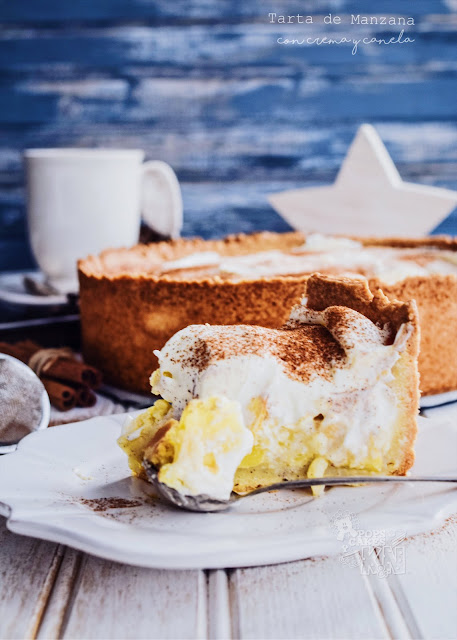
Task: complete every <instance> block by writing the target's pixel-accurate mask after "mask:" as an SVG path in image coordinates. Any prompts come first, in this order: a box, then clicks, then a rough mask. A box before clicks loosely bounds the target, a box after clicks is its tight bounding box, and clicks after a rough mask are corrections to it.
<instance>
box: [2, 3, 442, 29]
mask: <svg viewBox="0 0 457 640" xmlns="http://www.w3.org/2000/svg"><path fill="white" fill-rule="evenodd" d="M403 6H405V5H403ZM400 8H401V9H403V7H401V5H400V6H399V3H398V1H397V0H378V2H376V5H375V13H376V14H380V15H382V14H388V15H395V14H400V15H403V11H404V9H403V11H400V10H399V9H400ZM369 9H371V11H370V10H369ZM430 9H431V2H430V0H415V1H414V4H410V6H409V7H408V8H407V15H411V14H410V12H411V13H412V15H422V14H424V13H430ZM434 10H435V12H436V13H447V12H449V10H450V8H449V3H447V2H446V1H445V0H435V2H434ZM269 11H276V12H277V13H283V14H297V13H300V14H302V15H303V14H304V15H316V14H322V15H324V14H326V13H328V12H332V13H333V14H334V15H335V14H336V15H341V13H356V14H357V13H361V12H362V11H364V12H367V13H368V14H370V13H371V14H372V13H373V5H371V6H370V5H368V3H364V6H363V7H362V6H361V3H360V2H358V1H357V0H350V1H348V0H340V1H339V2H338V3H335V2H334V0H319V2H318V3H316V2H313V1H310V0H308V1H306V0H305V1H302V2H297V0H282V1H281V3H276V5H274V6H268V5H266V3H265V2H264V1H263V0H249V2H239V0H217V1H214V2H208V0H173V1H170V0H96V1H94V0H78V1H77V2H75V1H73V0H40V1H39V2H37V0H14V1H11V0H1V1H0V14H1V17H2V21H5V22H8V21H9V22H22V23H27V22H30V23H34V24H36V23H45V22H63V23H66V22H71V21H88V22H90V21H101V20H105V21H116V20H161V21H164V20H166V19H170V18H171V19H175V20H176V21H179V22H183V21H188V22H189V21H197V20H199V21H204V20H206V21H207V20H214V21H230V20H240V19H246V18H250V19H255V18H257V19H259V18H263V19H265V18H266V16H267V14H268V12H269Z"/></svg>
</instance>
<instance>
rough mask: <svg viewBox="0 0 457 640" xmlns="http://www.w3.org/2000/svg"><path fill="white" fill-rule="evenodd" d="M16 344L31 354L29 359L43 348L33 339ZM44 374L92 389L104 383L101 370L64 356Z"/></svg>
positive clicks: (47, 368) (46, 369)
mask: <svg viewBox="0 0 457 640" xmlns="http://www.w3.org/2000/svg"><path fill="white" fill-rule="evenodd" d="M16 346H19V347H20V348H21V349H23V350H25V351H26V352H27V353H28V354H29V360H30V358H31V357H32V355H33V354H34V353H36V352H37V351H39V350H40V349H41V347H40V345H39V344H37V343H36V342H33V341H32V340H23V341H22V342H21V343H17V345H16ZM43 375H46V376H47V377H49V378H53V379H54V380H65V381H66V382H74V383H77V384H82V385H85V386H88V387H90V388H91V389H98V388H99V387H100V385H101V384H102V374H101V373H100V371H98V370H97V369H95V368H94V367H91V366H90V365H88V364H85V363H84V362H80V361H79V360H76V359H73V358H66V357H64V356H63V357H61V358H58V359H57V360H55V361H54V362H53V363H52V364H51V365H50V366H49V367H46V368H45V370H44V371H43Z"/></svg>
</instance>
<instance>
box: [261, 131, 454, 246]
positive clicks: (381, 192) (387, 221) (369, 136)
mask: <svg viewBox="0 0 457 640" xmlns="http://www.w3.org/2000/svg"><path fill="white" fill-rule="evenodd" d="M268 199H269V202H270V204H271V205H272V206H273V207H274V208H275V209H276V210H277V211H278V212H279V213H280V214H281V215H282V217H283V218H285V219H286V220H287V222H289V224H290V225H292V227H294V228H295V229H299V230H300V231H305V232H309V231H317V232H321V233H330V234H333V233H334V234H348V235H368V236H370V235H374V236H410V237H413V236H422V235H425V234H427V233H429V232H430V231H431V230H432V229H434V228H435V227H436V226H437V224H438V223H439V222H441V220H443V219H444V218H445V217H446V216H447V215H448V214H449V213H450V212H451V211H452V210H453V209H454V208H455V207H456V206H457V191H451V190H450V189H441V188H438V187H428V186H425V185H420V184H413V183H410V182H403V180H402V179H401V177H400V174H399V173H398V171H397V168H396V167H395V164H394V163H393V160H392V158H391V157H390V156H389V153H388V152H387V149H386V148H385V146H384V144H383V143H382V140H381V138H380V137H379V135H378V133H377V132H376V130H375V129H374V127H372V126H371V125H368V124H364V125H362V126H361V127H360V128H359V130H358V131H357V135H356V136H355V138H354V140H353V142H352V144H351V146H350V148H349V151H348V153H347V155H346V158H345V159H344V161H343V164H342V166H341V169H340V171H339V173H338V175H337V177H336V180H335V182H334V183H333V184H332V185H330V186H325V187H310V188H305V189H294V190H291V191H283V192H281V193H274V194H271V195H270V196H269V198H268Z"/></svg>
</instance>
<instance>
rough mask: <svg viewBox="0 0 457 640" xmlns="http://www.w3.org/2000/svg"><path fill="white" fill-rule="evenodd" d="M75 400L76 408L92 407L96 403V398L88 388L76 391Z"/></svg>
mask: <svg viewBox="0 0 457 640" xmlns="http://www.w3.org/2000/svg"><path fill="white" fill-rule="evenodd" d="M76 399H77V404H78V407H93V406H94V404H95V403H96V402H97V396H96V395H95V393H94V392H93V391H92V389H89V387H79V389H76Z"/></svg>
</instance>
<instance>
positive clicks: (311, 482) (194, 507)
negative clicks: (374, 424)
mask: <svg viewBox="0 0 457 640" xmlns="http://www.w3.org/2000/svg"><path fill="white" fill-rule="evenodd" d="M143 466H144V468H145V471H146V475H147V477H148V480H149V482H150V483H151V484H152V485H153V486H154V488H155V489H156V491H157V493H158V494H159V495H160V496H161V497H162V498H164V499H165V500H166V501H167V502H168V503H169V504H172V505H174V506H175V507H179V508H180V509H185V510H186V511H199V512H201V513H210V512H214V511H225V510H226V509H229V508H230V507H231V506H232V505H233V504H235V503H236V502H238V501H239V500H243V499H244V498H250V497H251V496H255V495H258V494H259V493H265V492H266V491H278V490H280V489H304V488H309V487H313V486H314V487H315V486H319V485H325V486H326V487H332V486H336V485H345V484H360V483H370V484H371V483H374V482H379V483H380V482H397V483H399V482H400V483H401V482H457V478H456V477H450V476H412V477H409V476H345V477H343V476H340V477H335V478H330V477H329V478H312V479H311V478H309V479H306V480H288V481H285V482H277V483H276V484H271V485H269V486H268V487H261V488H260V489H255V490H254V491H251V492H250V493H248V494H245V495H238V494H236V493H232V494H231V495H230V498H228V500H218V499H215V498H212V497H211V496H207V495H195V496H191V495H183V494H182V493H179V491H176V489H172V488H171V487H168V486H167V485H166V484H164V483H163V482H160V480H159V478H158V469H157V468H156V467H155V466H154V465H152V464H151V463H150V462H148V461H147V460H144V461H143Z"/></svg>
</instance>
